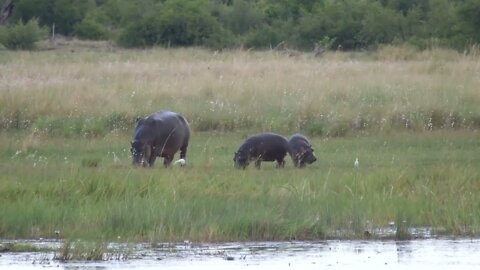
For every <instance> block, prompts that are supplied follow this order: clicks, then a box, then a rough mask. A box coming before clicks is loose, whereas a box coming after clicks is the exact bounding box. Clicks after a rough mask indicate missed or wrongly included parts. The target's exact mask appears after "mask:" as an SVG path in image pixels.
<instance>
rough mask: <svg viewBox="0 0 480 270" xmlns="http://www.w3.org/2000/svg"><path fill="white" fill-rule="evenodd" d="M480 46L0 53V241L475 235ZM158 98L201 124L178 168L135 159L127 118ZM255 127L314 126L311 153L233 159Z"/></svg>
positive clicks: (478, 222)
mask: <svg viewBox="0 0 480 270" xmlns="http://www.w3.org/2000/svg"><path fill="white" fill-rule="evenodd" d="M479 60H480V59H479V56H478V55H476V54H469V55H462V54H458V53H455V52H450V51H439V50H436V51H428V52H412V51H410V50H408V49H406V48H384V49H382V50H380V51H378V52H376V53H373V54H369V53H356V54H351V53H337V52H332V53H328V54H327V55H325V56H324V57H322V58H313V57H312V56H311V55H307V54H300V55H298V56H296V57H289V56H287V55H285V54H283V53H282V52H275V51H272V52H246V51H233V52H210V51H205V50H199V49H176V50H163V49H155V50H147V51H116V52H99V51H88V50H87V51H73V52H72V51H58V50H57V51H55V50H53V51H44V52H6V51H0V92H1V95H0V127H1V132H0V171H1V174H0V238H36V237H44V238H45V237H46V238H56V237H61V238H64V237H65V238H84V239H102V240H117V241H150V242H152V243H155V242H163V241H182V240H185V239H188V240H191V241H228V240H288V239H323V238H361V237H364V236H365V231H369V232H372V233H373V232H374V231H375V228H378V227H388V226H389V223H390V222H392V221H393V222H395V223H396V224H397V225H399V226H406V227H431V228H434V229H435V232H437V233H440V234H451V235H474V236H478V235H479V231H480V166H478V164H480V152H479V150H480V134H479V133H478V131H477V130H478V129H479V128H480V107H479V106H478V104H480V64H479V63H480V61H479ZM159 109H170V110H174V111H178V112H180V113H182V114H183V115H185V116H186V118H187V119H188V120H189V121H190V123H191V126H192V129H193V135H192V139H191V143H190V148H189V152H188V156H187V158H188V166H187V167H186V168H180V167H173V168H169V169H165V168H163V167H162V166H161V162H157V164H156V166H155V167H154V168H152V169H143V168H132V166H131V165H130V157H129V142H130V139H131V134H132V132H133V125H134V120H135V118H136V117H138V116H144V115H146V114H149V113H151V112H153V111H157V110H159ZM262 131H274V132H278V133H281V134H284V135H286V136H289V135H291V134H293V133H295V132H302V133H305V134H307V135H308V136H309V137H310V138H311V141H312V144H313V145H314V148H315V151H316V154H317V156H318V158H319V161H318V162H316V163H315V164H313V166H309V167H307V168H305V169H302V170H299V169H294V168H293V166H292V163H291V160H290V159H287V167H286V168H285V169H281V170H277V169H275V167H274V164H272V163H264V164H262V169H261V170H256V169H254V168H253V166H252V167H249V168H247V170H235V169H234V168H233V161H232V158H233V152H234V151H236V150H237V148H238V147H239V145H240V144H241V143H242V142H243V140H244V139H245V138H246V136H248V135H250V134H252V133H256V132H262ZM113 153H115V155H116V156H118V157H119V158H120V162H119V163H114V161H113V155H114V154H113ZM356 157H358V158H359V161H360V168H359V169H358V170H355V169H354V168H353V161H354V160H355V158H356ZM400 224H402V225H400ZM373 237H375V235H373Z"/></svg>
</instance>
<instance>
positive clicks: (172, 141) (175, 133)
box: [130, 111, 190, 167]
mask: <svg viewBox="0 0 480 270" xmlns="http://www.w3.org/2000/svg"><path fill="white" fill-rule="evenodd" d="M189 139H190V128H189V125H188V122H187V120H185V118H184V117H183V116H181V115H179V114H178V113H175V112H169V111H160V112H156V113H153V114H151V115H149V116H147V117H145V118H142V119H140V120H139V121H138V122H137V126H136V128H135V133H134V135H133V139H132V142H131V145H132V148H131V149H130V151H131V153H132V160H133V164H134V165H143V166H144V167H146V166H149V167H151V166H153V164H154V163H155V159H156V158H157V157H163V165H164V166H165V167H168V166H169V165H170V163H171V162H172V160H173V157H174V155H175V153H176V152H178V150H180V158H182V159H185V157H186V155H187V147H188V140H189Z"/></svg>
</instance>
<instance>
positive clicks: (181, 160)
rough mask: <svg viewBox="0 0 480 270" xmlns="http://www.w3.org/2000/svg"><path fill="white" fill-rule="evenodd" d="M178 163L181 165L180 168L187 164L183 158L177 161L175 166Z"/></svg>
mask: <svg viewBox="0 0 480 270" xmlns="http://www.w3.org/2000/svg"><path fill="white" fill-rule="evenodd" d="M177 163H180V166H185V164H186V163H187V162H186V161H185V159H183V158H181V159H179V160H177V161H175V162H174V163H173V164H177Z"/></svg>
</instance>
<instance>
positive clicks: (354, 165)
mask: <svg viewBox="0 0 480 270" xmlns="http://www.w3.org/2000/svg"><path fill="white" fill-rule="evenodd" d="M359 166H360V163H359V162H358V158H355V162H353V167H354V168H355V169H358V167H359Z"/></svg>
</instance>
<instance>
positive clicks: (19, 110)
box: [0, 48, 480, 130]
mask: <svg viewBox="0 0 480 270" xmlns="http://www.w3.org/2000/svg"><path fill="white" fill-rule="evenodd" d="M1 53H2V54H3V55H2V56H0V61H1V62H0V63H2V64H1V65H0V74H1V75H0V92H1V93H2V94H1V95H0V114H1V116H2V118H3V119H2V122H3V125H2V126H3V127H6V126H7V124H5V123H7V122H8V121H11V118H14V117H17V118H21V121H24V122H25V123H27V124H26V125H27V126H30V125H32V124H33V123H34V122H35V121H36V120H38V119H39V118H42V117H46V116H48V117H52V118H62V117H85V116H89V117H102V116H105V115H111V114H117V115H118V114H121V115H127V116H128V117H132V118H134V117H136V116H138V115H143V114H146V113H150V112H153V111H157V110H160V109H171V110H175V111H179V112H181V113H183V114H185V115H186V116H187V117H188V118H189V119H191V121H193V124H194V127H198V128H199V129H201V127H200V124H199V122H201V121H202V120H204V121H220V122H222V121H223V122H222V123H224V122H228V121H230V122H232V123H230V125H232V126H233V128H235V127H242V124H239V123H240V122H241V123H250V124H244V125H245V126H248V125H250V126H254V127H257V128H262V129H301V128H302V127H304V124H305V123H307V122H312V121H313V122H315V121H320V122H321V121H324V122H325V123H330V124H332V123H343V122H344V123H346V125H348V126H352V127H356V128H358V129H365V128H367V129H368V126H369V125H370V126H374V127H375V129H376V130H378V129H383V128H386V127H390V126H391V125H392V122H395V121H397V122H398V123H395V125H402V124H405V125H406V126H408V125H409V123H410V124H411V125H413V124H414V123H416V122H419V123H423V124H425V123H426V122H428V121H429V120H428V118H432V119H433V120H435V117H436V115H438V118H439V119H438V121H439V123H433V124H434V125H436V126H437V127H444V126H446V125H447V124H448V123H447V122H448V121H457V122H458V121H461V122H462V123H461V124H459V123H456V124H452V125H457V126H459V125H461V126H464V127H471V126H472V125H473V126H475V125H477V124H479V123H476V122H475V121H476V120H475V119H477V118H480V108H479V107H478V104H480V61H479V60H480V59H479V57H478V56H477V55H473V54H472V55H462V54H458V53H455V52H451V51H438V52H432V51H430V52H423V53H422V52H416V53H411V52H409V53H405V52H403V51H402V50H399V49H395V48H386V49H383V50H381V51H379V52H377V53H374V54H367V53H364V54H360V53H356V54H352V53H340V52H331V53H327V54H326V55H325V56H324V57H322V58H314V57H313V56H312V55H310V54H301V55H299V56H296V57H289V56H287V55H285V54H282V53H281V52H276V51H271V52H248V51H225V52H212V51H207V50H201V49H169V50H167V49H152V50H145V51H140V50H119V51H115V52H95V51H83V52H73V53H72V52H70V51H43V52H1ZM410 54H412V55H410ZM402 55H406V58H408V59H409V60H404V59H403V57H402ZM449 115H451V116H452V117H451V118H452V119H454V120H451V119H450V120H449V118H448V117H449ZM402 119H403V120H402ZM435 121H436V120H435ZM423 124H422V125H423ZM425 125H426V126H427V128H428V123H426V124H425ZM416 126H417V128H418V126H419V124H418V123H416ZM420 126H421V125H420ZM422 128H424V127H422ZM475 128H478V127H476V126H475Z"/></svg>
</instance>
